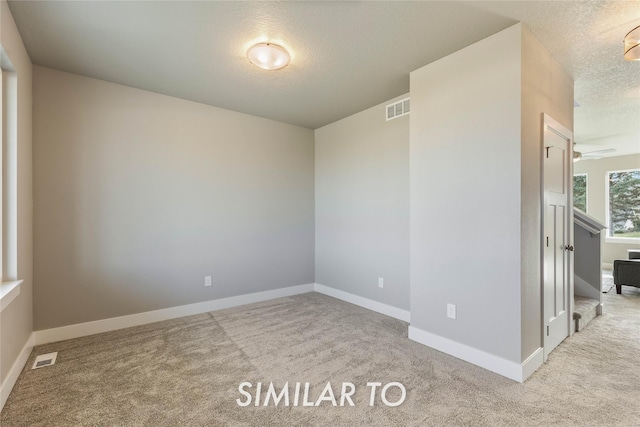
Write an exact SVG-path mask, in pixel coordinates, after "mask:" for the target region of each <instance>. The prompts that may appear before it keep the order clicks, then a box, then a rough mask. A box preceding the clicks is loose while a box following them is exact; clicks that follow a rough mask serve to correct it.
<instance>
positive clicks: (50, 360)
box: [31, 351, 58, 369]
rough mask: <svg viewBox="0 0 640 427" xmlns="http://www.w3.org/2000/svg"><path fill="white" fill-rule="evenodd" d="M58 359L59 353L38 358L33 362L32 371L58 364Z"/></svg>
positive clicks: (42, 355)
mask: <svg viewBox="0 0 640 427" xmlns="http://www.w3.org/2000/svg"><path fill="white" fill-rule="evenodd" d="M57 357H58V352H57V351H56V352H54V353H47V354H41V355H40V356H38V357H36V360H35V361H34V362H33V366H32V367H31V369H37V368H44V367H45V366H51V365H53V364H54V363H56V358H57Z"/></svg>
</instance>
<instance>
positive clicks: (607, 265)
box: [602, 262, 613, 270]
mask: <svg viewBox="0 0 640 427" xmlns="http://www.w3.org/2000/svg"><path fill="white" fill-rule="evenodd" d="M602 269H603V270H613V263H612V262H603V263H602Z"/></svg>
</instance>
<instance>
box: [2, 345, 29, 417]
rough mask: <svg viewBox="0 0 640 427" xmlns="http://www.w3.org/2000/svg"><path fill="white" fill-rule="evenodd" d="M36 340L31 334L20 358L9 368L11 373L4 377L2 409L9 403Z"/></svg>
mask: <svg viewBox="0 0 640 427" xmlns="http://www.w3.org/2000/svg"><path fill="white" fill-rule="evenodd" d="M34 341H35V340H34V334H31V335H30V336H29V339H28V340H27V342H26V343H25V345H24V347H23V348H22V351H20V354H19V355H18V358H17V359H16V361H15V362H14V363H13V366H12V367H11V369H10V370H9V373H8V374H7V377H6V378H5V379H4V382H3V383H2V386H0V411H2V408H4V404H5V403H7V399H8V398H9V395H10V394H11V390H13V386H15V385H16V381H18V377H19V376H20V373H21V372H22V369H23V368H24V366H25V365H26V364H27V360H29V356H30V355H31V350H33V345H34V344H33V343H34Z"/></svg>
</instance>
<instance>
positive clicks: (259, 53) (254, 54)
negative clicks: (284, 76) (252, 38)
mask: <svg viewBox="0 0 640 427" xmlns="http://www.w3.org/2000/svg"><path fill="white" fill-rule="evenodd" d="M247 58H249V61H251V63H252V64H254V65H257V66H258V67H260V68H262V69H265V70H279V69H280V68H284V67H286V66H287V65H289V59H290V56H289V52H287V50H286V49H285V48H283V47H282V46H278V45H277V44H273V43H258V44H254V45H253V46H251V47H250V48H249V50H248V51H247Z"/></svg>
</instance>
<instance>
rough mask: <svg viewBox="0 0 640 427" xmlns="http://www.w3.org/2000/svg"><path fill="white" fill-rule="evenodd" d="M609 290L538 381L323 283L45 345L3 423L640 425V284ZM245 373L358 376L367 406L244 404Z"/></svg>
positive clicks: (361, 402) (317, 379)
mask: <svg viewBox="0 0 640 427" xmlns="http://www.w3.org/2000/svg"><path fill="white" fill-rule="evenodd" d="M603 297H604V301H605V314H604V315H603V316H600V317H598V318H596V319H595V320H593V321H592V322H591V323H590V324H589V325H588V326H587V327H586V328H585V329H584V330H583V331H582V332H579V333H577V334H575V335H574V336H573V337H571V338H569V339H567V340H566V341H565V342H564V343H562V344H561V345H560V346H559V347H558V348H557V349H556V350H555V351H554V352H553V353H552V354H551V356H550V357H549V360H548V362H547V363H546V364H545V365H544V366H543V367H542V368H540V369H539V370H538V371H537V372H536V373H535V374H534V375H533V376H532V377H531V378H530V379H529V380H528V381H527V382H526V383H525V384H518V383H516V382H513V381H511V380H508V379H506V378H503V377H500V376H499V375H496V374H493V373H491V372H488V371H485V370H483V369H481V368H478V367H475V366H473V365H470V364H468V363H466V362H463V361H460V360H458V359H455V358H453V357H451V356H447V355H445V354H442V353H439V352H437V351H435V350H432V349H430V348H427V347H425V346H422V345H420V344H417V343H414V342H412V341H409V340H408V339H407V333H406V331H407V324H406V323H403V322H400V321H397V320H394V319H390V318H388V317H385V316H382V315H379V314H376V313H373V312H371V311H368V310H365V309H362V308H359V307H356V306H353V305H350V304H347V303H344V302H342V301H339V300H336V299H333V298H330V297H327V296H324V295H320V294H317V293H310V294H305V295H298V296H294V297H289V298H282V299H278V300H274V301H269V302H264V303H259V304H253V305H250V306H244V307H240V308H236V309H229V310H223V311H218V312H214V313H209V314H202V315H197V316H191V317H187V318H182V319H177V320H171V321H166V322H160V323H156V324H152V325H146V326H141V327H136V328H130V329H126V330H121V331H115V332H110V333H105V334H100V335H94V336H91V337H85V338H80V339H75V340H70V341H65V342H60V343H54V344H48V345H44V346H40V347H38V348H36V349H35V351H34V353H33V354H32V356H31V360H30V361H29V363H28V364H27V369H28V368H30V366H31V364H32V363H33V359H34V358H35V356H36V355H37V354H42V353H48V352H52V351H58V352H59V354H58V360H57V363H56V364H55V365H54V366H50V367H45V368H40V369H36V370H27V369H25V371H24V372H23V373H22V374H21V376H20V378H19V380H18V382H17V384H16V387H15V389H14V391H13V393H12V394H11V396H10V397H9V400H8V401H7V404H6V406H5V409H4V410H3V411H2V414H1V416H0V424H1V425H2V427H12V426H337V425H343V426H549V425H563V426H564V425H566V426H633V425H640V392H639V390H640V368H639V366H640V289H635V288H630V287H623V294H622V295H617V294H615V293H609V294H605V295H603ZM243 381H249V382H251V383H253V384H254V385H255V384H256V383H257V382H259V381H261V382H263V383H267V384H268V383H269V382H271V381H273V382H274V383H275V384H276V385H277V386H278V387H282V386H283V385H284V383H285V382H287V381H288V382H289V383H295V382H296V381H297V382H302V383H304V382H309V383H311V389H310V390H311V393H310V400H315V398H317V397H318V395H319V394H320V393H321V391H322V388H323V387H324V386H325V384H326V383H327V382H328V381H330V382H331V383H332V385H333V386H334V389H335V390H336V394H338V395H339V391H340V390H339V389H340V385H341V383H343V382H351V383H353V384H354V385H355V387H356V392H355V394H354V398H353V401H354V404H355V406H353V407H352V406H344V407H339V406H338V407H333V406H331V403H330V402H324V403H323V404H322V405H321V406H319V407H303V406H297V407H293V406H290V407H284V406H282V405H280V406H277V407H275V406H274V405H273V402H270V405H269V406H267V407H263V406H260V407H255V406H248V407H240V406H238V405H237V403H236V399H238V398H241V399H242V400H244V398H243V396H242V395H241V394H240V393H239V392H238V386H239V385H240V383H241V382H243ZM370 381H378V382H381V383H382V384H386V383H388V382H392V381H398V382H400V383H402V384H404V386H405V387H406V390H407V396H406V400H405V401H404V403H403V404H401V405H400V406H398V407H386V406H385V405H384V404H382V402H381V401H380V399H379V397H378V398H377V399H376V402H375V405H374V406H369V388H367V386H366V385H367V382H370ZM392 391H393V392H392ZM253 394H254V393H252V395H253ZM399 396H400V394H399V391H398V389H397V388H393V389H390V392H389V394H388V395H387V399H388V400H389V401H391V402H393V401H396V400H397V399H398V398H399ZM300 405H301V404H300Z"/></svg>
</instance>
